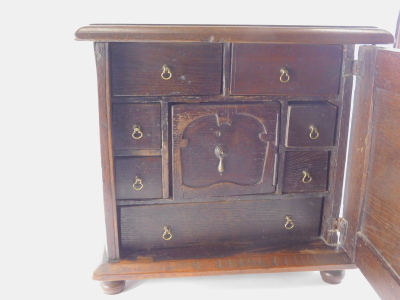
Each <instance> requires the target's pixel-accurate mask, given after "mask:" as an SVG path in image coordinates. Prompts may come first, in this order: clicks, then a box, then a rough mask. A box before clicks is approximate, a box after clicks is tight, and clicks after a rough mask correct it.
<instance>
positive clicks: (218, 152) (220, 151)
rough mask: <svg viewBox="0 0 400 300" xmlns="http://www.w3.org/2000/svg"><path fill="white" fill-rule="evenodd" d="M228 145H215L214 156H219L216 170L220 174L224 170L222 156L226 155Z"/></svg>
mask: <svg viewBox="0 0 400 300" xmlns="http://www.w3.org/2000/svg"><path fill="white" fill-rule="evenodd" d="M228 151H229V149H228V146H226V145H218V146H217V147H215V151H214V152H215V156H217V157H218V158H219V163H218V168H217V170H218V172H219V174H221V175H222V173H223V172H224V171H225V166H224V157H226V156H227V155H228Z"/></svg>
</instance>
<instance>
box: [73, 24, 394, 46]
mask: <svg viewBox="0 0 400 300" xmlns="http://www.w3.org/2000/svg"><path fill="white" fill-rule="evenodd" d="M75 38H76V40H79V41H95V42H203V43H204V42H206V43H225V42H226V43H298V44H301V43H308V44H392V43H394V38H393V35H392V34H391V33H390V32H388V31H386V30H383V29H379V28H376V27H361V26H261V25H128V24H98V25H90V26H85V27H82V28H80V29H78V30H77V31H76V33H75Z"/></svg>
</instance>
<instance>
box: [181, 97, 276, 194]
mask: <svg viewBox="0 0 400 300" xmlns="http://www.w3.org/2000/svg"><path fill="white" fill-rule="evenodd" d="M279 110H280V105H279V103H277V102H268V103H263V104H236V105H231V104H227V105H209V104H208V105H201V104H199V105H174V106H173V140H174V142H173V144H174V147H173V151H174V153H173V159H174V188H175V190H174V198H177V199H179V198H194V197H213V196H227V195H243V194H259V193H272V192H274V191H275V183H274V178H275V161H276V155H277V129H278V115H279Z"/></svg>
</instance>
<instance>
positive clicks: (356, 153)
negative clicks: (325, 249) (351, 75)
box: [343, 46, 377, 259]
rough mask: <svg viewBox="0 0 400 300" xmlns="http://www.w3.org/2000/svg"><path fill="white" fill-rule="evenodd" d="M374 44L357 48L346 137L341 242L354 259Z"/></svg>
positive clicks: (366, 148) (365, 159)
mask: <svg viewBox="0 0 400 300" xmlns="http://www.w3.org/2000/svg"><path fill="white" fill-rule="evenodd" d="M376 49H377V48H376V47H373V46H362V47H360V51H359V58H358V60H359V63H360V69H361V70H362V73H361V71H360V73H359V74H358V75H359V76H358V77H357V85H356V90H355V97H354V101H353V111H354V114H353V118H352V124H351V132H350V138H349V153H348V162H347V172H346V182H345V186H346V188H345V190H344V193H343V217H344V218H345V219H346V220H355V221H354V222H349V224H348V228H347V235H348V238H347V239H346V240H345V241H343V248H344V249H345V250H346V252H347V253H348V254H349V256H350V257H352V258H353V259H354V256H355V247H356V233H357V231H358V227H359V224H358V220H359V218H360V214H361V208H362V203H363V199H364V194H365V184H366V178H367V174H368V160H369V150H370V138H371V125H372V123H371V122H370V120H371V118H372V110H373V106H372V99H373V87H374V83H373V74H374V72H375V63H369V64H368V63H367V62H375V57H376Z"/></svg>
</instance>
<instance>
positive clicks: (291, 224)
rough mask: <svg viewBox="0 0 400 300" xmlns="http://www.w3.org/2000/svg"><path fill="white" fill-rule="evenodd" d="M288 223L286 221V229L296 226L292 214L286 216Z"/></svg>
mask: <svg viewBox="0 0 400 300" xmlns="http://www.w3.org/2000/svg"><path fill="white" fill-rule="evenodd" d="M285 220H286V223H285V228H286V229H292V228H293V227H294V223H293V220H292V218H291V217H290V216H286V217H285Z"/></svg>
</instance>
